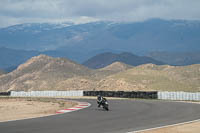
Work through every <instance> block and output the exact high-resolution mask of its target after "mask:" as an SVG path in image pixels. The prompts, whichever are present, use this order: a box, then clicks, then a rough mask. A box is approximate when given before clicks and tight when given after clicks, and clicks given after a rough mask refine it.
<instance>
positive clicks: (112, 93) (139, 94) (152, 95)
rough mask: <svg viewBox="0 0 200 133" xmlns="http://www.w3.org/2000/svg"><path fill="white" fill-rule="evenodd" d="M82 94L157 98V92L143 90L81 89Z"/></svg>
mask: <svg viewBox="0 0 200 133" xmlns="http://www.w3.org/2000/svg"><path fill="white" fill-rule="evenodd" d="M83 95H84V96H97V95H101V96H104V97H121V98H144V99H157V98H158V92H157V91H153V92H144V91H83Z"/></svg>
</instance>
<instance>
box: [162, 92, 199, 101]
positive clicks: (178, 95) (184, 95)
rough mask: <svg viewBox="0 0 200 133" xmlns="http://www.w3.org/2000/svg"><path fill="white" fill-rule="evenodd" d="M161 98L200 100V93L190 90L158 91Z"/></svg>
mask: <svg viewBox="0 0 200 133" xmlns="http://www.w3.org/2000/svg"><path fill="white" fill-rule="evenodd" d="M158 99H160V100H183V101H200V93H199V92H196V93H190V92H167V91H166V92H158Z"/></svg>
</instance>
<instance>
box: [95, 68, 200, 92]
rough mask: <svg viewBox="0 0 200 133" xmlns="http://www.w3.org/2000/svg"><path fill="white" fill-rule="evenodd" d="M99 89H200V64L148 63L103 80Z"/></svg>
mask: <svg viewBox="0 0 200 133" xmlns="http://www.w3.org/2000/svg"><path fill="white" fill-rule="evenodd" d="M98 86H99V88H98V89H99V90H145V91H150V90H162V91H200V65H199V64H198V65H190V66H176V67H175V66H169V65H162V66H158V65H154V64H146V65H141V66H137V67H134V68H132V69H128V70H127V71H124V72H121V73H117V74H114V75H111V76H108V77H107V78H105V79H103V80H101V81H100V82H99V83H98Z"/></svg>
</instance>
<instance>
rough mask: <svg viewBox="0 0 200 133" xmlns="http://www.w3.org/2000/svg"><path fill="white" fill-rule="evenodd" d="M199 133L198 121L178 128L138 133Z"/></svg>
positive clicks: (199, 124)
mask: <svg viewBox="0 0 200 133" xmlns="http://www.w3.org/2000/svg"><path fill="white" fill-rule="evenodd" d="M199 132H200V121H199V122H194V123H189V124H184V125H179V126H172V127H166V128H161V129H154V130H151V131H144V132H140V133H199Z"/></svg>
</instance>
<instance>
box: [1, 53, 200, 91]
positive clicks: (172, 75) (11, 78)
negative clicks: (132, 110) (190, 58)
mask: <svg viewBox="0 0 200 133" xmlns="http://www.w3.org/2000/svg"><path fill="white" fill-rule="evenodd" d="M10 90H25V91H31V90H120V91H137V90H140V91H152V90H163V91H200V64H196V65H190V66H169V65H154V64H145V65H140V66H137V67H132V66H129V65H126V64H124V63H121V62H114V63H113V64H111V65H109V66H107V67H104V68H102V69H89V68H87V67H85V66H83V65H80V64H77V63H75V62H73V61H71V60H68V59H63V58H53V57H49V56H46V55H39V56H36V57H33V58H31V59H30V60H28V61H27V62H26V63H24V64H22V65H20V66H19V67H18V68H17V69H16V70H14V71H13V72H10V73H8V74H4V75H1V76H0V91H10Z"/></svg>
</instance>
